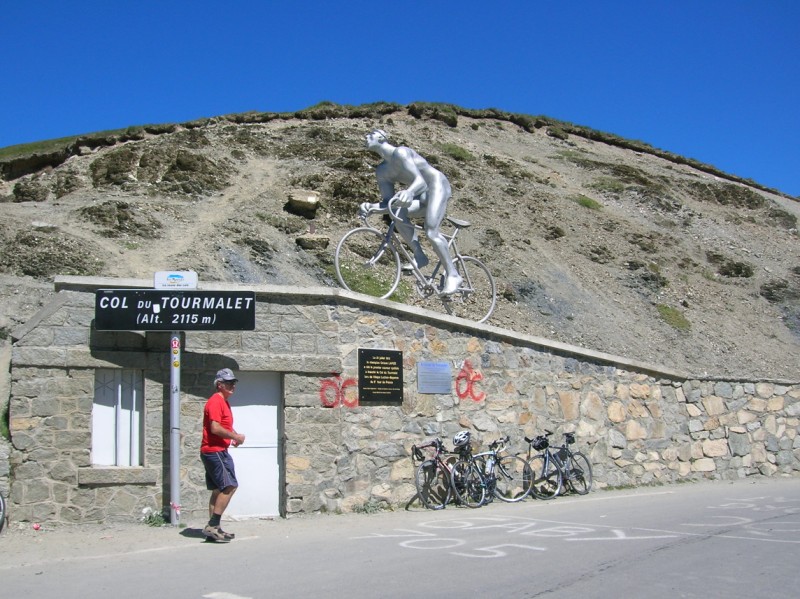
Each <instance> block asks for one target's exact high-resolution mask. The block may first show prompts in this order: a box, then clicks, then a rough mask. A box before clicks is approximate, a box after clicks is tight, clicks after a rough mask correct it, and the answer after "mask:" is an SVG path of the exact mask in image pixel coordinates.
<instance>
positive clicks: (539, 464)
mask: <svg viewBox="0 0 800 599" xmlns="http://www.w3.org/2000/svg"><path fill="white" fill-rule="evenodd" d="M528 465H529V466H530V467H531V470H532V471H533V494H534V495H535V496H536V497H538V498H539V499H552V498H553V497H555V496H556V495H558V494H559V492H560V491H561V485H562V479H561V470H559V469H558V468H557V467H556V465H555V464H554V463H553V461H552V460H547V459H546V456H545V454H543V453H540V454H539V455H536V456H534V457H532V458H531V461H530V462H528ZM545 466H546V467H547V468H546V470H545Z"/></svg>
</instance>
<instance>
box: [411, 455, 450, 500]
mask: <svg viewBox="0 0 800 599" xmlns="http://www.w3.org/2000/svg"><path fill="white" fill-rule="evenodd" d="M415 482H416V485H417V496H419V500H420V501H421V502H422V505H424V506H425V507H426V508H428V509H429V510H441V509H442V508H444V506H446V505H447V503H448V502H449V501H450V475H449V473H448V472H446V471H445V470H444V469H443V468H442V467H441V466H439V464H438V463H437V462H436V460H425V461H424V462H422V463H421V464H420V465H419V467H418V468H417V475H416V478H415Z"/></svg>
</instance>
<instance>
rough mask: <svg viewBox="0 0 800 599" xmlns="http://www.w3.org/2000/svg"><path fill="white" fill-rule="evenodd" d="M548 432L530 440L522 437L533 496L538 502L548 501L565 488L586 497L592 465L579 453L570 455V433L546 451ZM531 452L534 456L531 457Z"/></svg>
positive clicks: (548, 441) (573, 439)
mask: <svg viewBox="0 0 800 599" xmlns="http://www.w3.org/2000/svg"><path fill="white" fill-rule="evenodd" d="M552 434H553V433H552V431H548V430H545V434H544V435H538V436H536V437H534V438H533V439H529V438H528V437H525V441H526V442H527V443H528V458H527V461H528V463H529V464H530V467H531V470H533V473H534V478H533V494H534V495H535V496H536V497H539V498H540V499H551V498H553V497H555V496H556V495H558V494H560V493H562V492H563V491H564V490H565V489H567V488H568V489H569V490H571V491H574V492H575V493H578V494H579V495H586V494H587V493H588V492H589V491H590V490H591V488H592V465H591V463H590V462H589V459H588V458H587V457H586V456H585V455H583V454H582V453H580V452H573V451H572V450H571V449H570V448H569V446H570V445H572V444H573V443H575V435H574V434H573V433H565V434H564V443H563V444H562V445H561V446H559V447H555V448H552V449H551V448H550V440H549V439H548V437H550V436H551V435H552ZM531 449H533V450H536V451H538V452H541V453H538V454H535V455H532V452H531Z"/></svg>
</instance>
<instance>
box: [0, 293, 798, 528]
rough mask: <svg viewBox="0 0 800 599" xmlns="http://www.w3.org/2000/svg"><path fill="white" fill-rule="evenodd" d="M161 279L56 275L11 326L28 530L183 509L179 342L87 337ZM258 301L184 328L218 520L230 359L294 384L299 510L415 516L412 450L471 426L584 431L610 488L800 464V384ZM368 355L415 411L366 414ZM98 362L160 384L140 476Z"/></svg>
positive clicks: (199, 511)
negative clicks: (246, 312)
mask: <svg viewBox="0 0 800 599" xmlns="http://www.w3.org/2000/svg"><path fill="white" fill-rule="evenodd" d="M148 284H149V283H148V282H142V281H135V282H130V281H128V282H124V281H123V282H120V281H118V280H106V279H79V278H73V277H65V278H64V279H60V280H59V281H57V289H58V290H59V293H58V294H57V295H56V297H55V299H54V300H53V301H52V302H51V303H50V304H49V305H48V306H46V307H45V308H44V310H43V311H42V312H41V313H40V314H39V315H37V316H36V317H35V318H34V319H32V320H31V322H29V323H28V324H26V326H25V327H23V328H22V329H20V330H19V331H15V332H14V335H13V336H14V339H15V343H14V348H13V356H12V370H11V398H10V401H11V404H10V405H11V431H12V441H13V449H12V451H11V456H10V462H11V471H12V472H11V474H12V476H11V478H12V483H11V503H12V506H13V514H14V517H15V518H16V519H18V520H37V521H40V520H51V521H63V522H83V521H104V520H113V519H130V518H135V517H138V515H139V514H140V513H141V510H142V508H144V507H150V508H154V509H157V510H160V509H164V508H166V507H167V506H168V502H169V496H170V494H169V489H168V481H169V472H168V468H169V456H168V447H169V430H168V418H169V407H168V405H167V404H168V397H169V393H168V386H169V360H168V358H167V356H166V355H165V351H164V348H165V347H166V345H167V339H168V335H167V334H165V333H148V334H144V333H133V332H126V333H108V332H98V331H94V330H93V329H92V326H91V323H92V319H93V316H94V292H95V290H96V289H97V288H111V287H117V288H118V287H122V286H141V287H146V286H147V285H148ZM209 288H212V286H205V287H204V289H209ZM218 288H219V289H222V287H218ZM225 289H230V286H228V287H225ZM248 289H254V290H255V291H256V293H257V303H258V304H257V310H256V323H257V330H256V331H246V332H225V333H216V332H214V333H212V332H187V333H186V341H185V349H184V353H183V364H182V378H181V387H182V389H181V397H182V405H181V418H182V448H181V452H182V453H181V455H182V460H181V497H182V504H183V505H182V506H181V507H182V510H183V514H185V515H190V516H195V515H196V516H198V517H202V515H203V514H204V513H205V511H206V502H207V491H206V490H205V486H204V478H203V472H202V468H201V465H200V462H199V460H198V459H197V453H198V451H199V444H200V430H201V420H202V418H201V416H202V407H203V403H204V402H205V399H206V398H207V396H208V394H209V393H210V392H211V389H210V384H209V381H210V380H211V378H212V377H213V373H214V372H215V371H216V370H217V369H218V368H220V367H223V366H229V367H231V368H234V369H236V370H241V371H275V372H281V373H283V388H284V398H283V405H282V408H283V410H282V415H283V428H282V430H283V431H284V438H283V439H282V452H283V453H282V464H283V468H284V472H283V475H284V476H283V479H284V481H285V488H283V489H282V490H281V491H282V494H283V510H284V512H285V513H286V514H287V515H292V514H299V513H307V512H313V511H319V510H327V511H348V510H352V509H355V508H358V507H359V506H362V505H364V504H367V503H376V502H384V503H387V504H391V505H392V506H402V505H405V504H406V503H407V502H408V501H409V500H411V499H412V498H413V496H414V492H415V491H414V482H413V473H414V464H413V462H412V459H411V457H410V447H411V445H412V444H415V443H420V442H423V441H425V440H427V439H429V438H431V437H434V436H439V437H442V438H443V439H445V440H446V442H447V445H450V440H451V438H452V435H453V434H454V433H455V432H457V431H458V430H461V429H469V430H471V431H473V434H474V437H475V438H476V440H477V441H478V442H479V443H486V442H489V441H491V440H493V439H495V438H497V437H498V436H500V435H504V434H509V435H510V436H511V438H512V443H513V446H514V448H515V449H516V450H518V451H523V450H524V449H525V447H524V443H523V441H522V439H523V436H526V435H527V436H532V435H534V434H538V433H540V432H541V431H542V430H543V429H550V430H554V431H557V433H559V434H561V433H564V432H575V433H576V435H577V438H578V447H579V449H581V450H582V451H583V452H584V453H586V454H587V456H589V458H590V460H591V462H592V464H593V468H594V474H595V481H596V485H597V486H598V487H603V486H608V485H611V486H619V485H643V484H653V483H672V482H676V481H679V480H692V479H701V478H719V479H730V478H742V477H746V476H753V475H762V476H777V475H785V476H789V475H792V476H796V475H798V473H799V472H800V440H799V439H798V435H797V433H798V429H799V428H800V384H798V383H797V382H774V381H773V382H768V381H719V380H708V379H705V380H701V379H692V378H691V377H689V376H686V375H683V374H681V373H676V372H671V371H668V370H665V369H661V368H659V367H657V366H653V365H648V364H641V363H638V362H635V361H631V360H626V359H624V358H620V357H616V356H610V355H607V354H601V353H598V352H591V351H587V350H583V349H580V348H576V347H571V346H566V345H563V344H559V343H552V342H549V341H547V340H544V339H539V338H534V337H529V336H523V335H516V334H514V333H513V332H511V331H506V330H502V329H498V328H495V327H491V326H486V325H475V324H472V323H468V322H466V321H461V320H458V319H451V318H448V317H444V316H441V315H436V314H433V313H427V312H420V311H416V310H414V309H412V308H409V307H407V306H403V305H399V304H395V303H392V302H386V301H382V300H368V299H365V298H363V297H361V296H356V295H354V294H350V293H348V292H343V291H338V290H333V289H303V290H298V289H292V288H286V287H271V286H270V287H257V288H252V287H248ZM359 348H380V349H395V350H400V351H402V352H403V353H402V355H403V366H404V373H403V374H404V393H405V395H404V399H403V403H402V405H384V406H357V405H354V404H356V403H357V388H356V384H355V383H354V380H355V381H357V375H358V364H357V350H358V349H359ZM421 361H429V362H430V361H432V362H446V363H448V364H449V365H450V366H451V369H452V373H453V378H454V381H453V388H452V392H451V393H447V394H441V395H428V394H422V393H419V392H418V391H417V380H416V377H417V364H418V363H419V362H421ZM96 368H137V369H141V370H142V371H143V372H144V375H145V402H146V407H145V410H146V427H145V430H146V448H145V467H143V468H97V467H92V465H91V459H90V448H91V408H92V401H93V393H94V391H93V384H94V383H93V381H94V370H95V369H96ZM557 440H560V437H557ZM0 457H1V456H0ZM1 466H2V464H0V476H2V472H1V470H2V468H1Z"/></svg>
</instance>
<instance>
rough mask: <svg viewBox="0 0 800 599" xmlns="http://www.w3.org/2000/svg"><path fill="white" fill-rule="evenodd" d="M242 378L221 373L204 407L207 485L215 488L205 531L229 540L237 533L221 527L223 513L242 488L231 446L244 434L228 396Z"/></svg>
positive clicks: (212, 537)
mask: <svg viewBox="0 0 800 599" xmlns="http://www.w3.org/2000/svg"><path fill="white" fill-rule="evenodd" d="M237 382H238V379H237V378H236V377H235V376H234V375H233V372H232V371H231V369H230V368H223V369H222V370H220V371H219V372H217V376H216V378H215V379H214V386H215V387H216V393H214V394H213V395H212V396H211V397H209V398H208V401H207V402H206V406H205V408H204V409H203V441H202V443H201V445H200V459H201V460H202V462H203V466H204V467H205V469H206V487H207V488H208V489H209V490H210V491H211V498H210V499H209V501H208V516H209V518H210V519H209V521H208V525H207V526H206V527H205V528H204V529H203V534H204V535H206V537H208V539H209V540H212V541H222V542H223V543H227V542H228V541H230V540H231V539H233V538H234V536H235V535H232V534H230V533H227V532H225V531H224V530H222V527H221V526H220V521H221V520H222V514H224V513H225V508H227V507H228V503H230V500H231V497H233V494H234V493H235V492H236V489H237V488H238V487H239V483H238V482H237V481H236V470H235V469H234V466H233V458H232V457H231V455H230V454H229V453H228V446H229V445H230V444H231V443H233V446H234V447H238V446H239V445H241V444H242V443H244V435H242V434H239V433H237V432H236V430H235V429H234V428H233V412H231V405H230V404H229V403H228V398H229V397H230V396H231V395H233V392H234V390H235V389H236V383H237Z"/></svg>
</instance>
